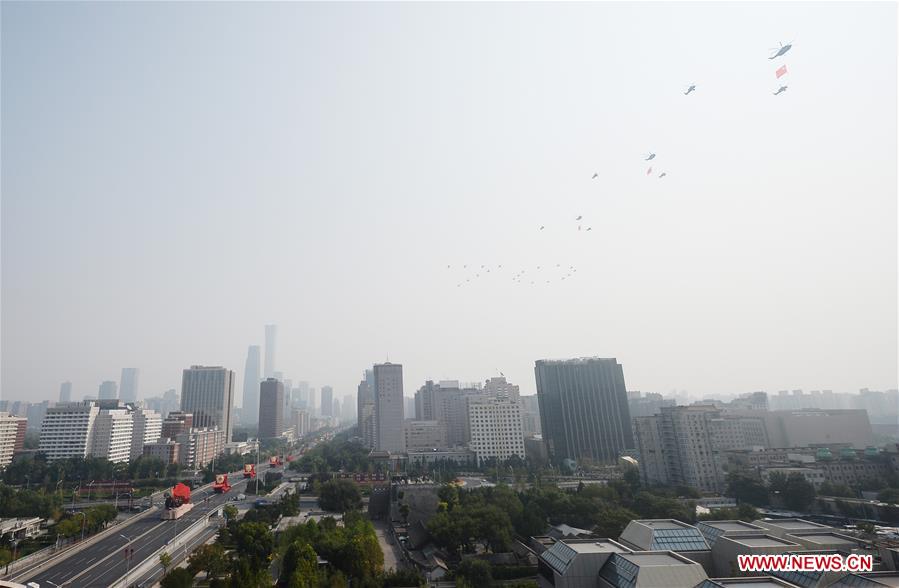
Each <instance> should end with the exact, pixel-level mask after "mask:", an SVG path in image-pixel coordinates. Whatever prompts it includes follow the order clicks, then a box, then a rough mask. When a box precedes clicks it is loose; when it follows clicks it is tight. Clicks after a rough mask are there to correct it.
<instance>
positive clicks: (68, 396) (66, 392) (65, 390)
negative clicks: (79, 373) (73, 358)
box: [59, 382, 72, 402]
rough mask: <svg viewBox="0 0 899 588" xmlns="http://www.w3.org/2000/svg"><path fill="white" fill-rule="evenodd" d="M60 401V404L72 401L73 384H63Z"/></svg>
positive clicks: (60, 388) (60, 387) (60, 389)
mask: <svg viewBox="0 0 899 588" xmlns="http://www.w3.org/2000/svg"><path fill="white" fill-rule="evenodd" d="M59 401H60V402H71V401H72V382H63V383H62V384H60V385H59Z"/></svg>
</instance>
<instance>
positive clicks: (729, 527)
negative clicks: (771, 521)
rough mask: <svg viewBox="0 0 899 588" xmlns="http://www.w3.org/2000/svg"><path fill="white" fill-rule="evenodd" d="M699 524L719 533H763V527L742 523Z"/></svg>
mask: <svg viewBox="0 0 899 588" xmlns="http://www.w3.org/2000/svg"><path fill="white" fill-rule="evenodd" d="M699 524H702V525H708V526H709V527H712V528H714V529H719V530H721V531H725V532H727V531H764V527H759V526H758V525H753V524H752V523H744V522H743V521H700V523H699Z"/></svg>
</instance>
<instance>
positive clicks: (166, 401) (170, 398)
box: [144, 388, 181, 418]
mask: <svg viewBox="0 0 899 588" xmlns="http://www.w3.org/2000/svg"><path fill="white" fill-rule="evenodd" d="M144 406H146V407H147V408H149V409H151V410H155V411H156V412H158V413H159V414H160V415H161V416H162V417H163V418H165V416H166V415H168V414H169V413H170V412H175V411H177V410H178V409H180V408H181V398H180V397H179V396H178V393H177V392H176V391H175V389H174V388H172V389H169V390H166V391H165V392H164V393H163V394H162V396H151V397H150V398H145V399H144Z"/></svg>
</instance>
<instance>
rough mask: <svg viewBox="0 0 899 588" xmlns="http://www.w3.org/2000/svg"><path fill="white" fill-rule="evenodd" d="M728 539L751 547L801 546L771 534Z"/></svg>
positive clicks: (738, 536)
mask: <svg viewBox="0 0 899 588" xmlns="http://www.w3.org/2000/svg"><path fill="white" fill-rule="evenodd" d="M728 539H730V540H731V541H734V542H736V543H740V544H742V545H748V546H749V547H785V548H790V547H799V546H798V545H796V544H795V543H790V542H789V541H783V540H781V539H778V538H777V537H772V536H771V535H750V536H748V537H746V536H741V535H737V536H730V537H728Z"/></svg>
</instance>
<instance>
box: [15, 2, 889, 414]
mask: <svg viewBox="0 0 899 588" xmlns="http://www.w3.org/2000/svg"><path fill="white" fill-rule="evenodd" d="M790 42H792V44H793V47H792V49H791V50H790V52H789V53H788V54H787V55H786V56H784V58H782V59H777V60H771V59H768V57H769V56H770V55H771V50H770V48H772V47H775V48H777V47H779V44H780V43H783V44H787V43H790ZM896 42H897V39H896V5H895V4H894V3H791V4H779V3H769V2H759V3H691V4H681V3H651V2H646V3H629V4H620V3H580V2H579V3H564V4H563V3H559V4H545V3H525V4H513V3H495V4H476V3H459V4H443V3H439V4H438V3H364V4H358V3H212V2H210V3H183V4H182V3H53V2H47V3H43V2H42V3H19V2H4V3H3V5H2V71H3V77H4V79H3V84H2V120H3V126H2V154H3V160H2V303H3V304H2V327H3V328H2V398H3V399H8V400H31V401H37V400H41V399H51V400H55V399H56V396H57V391H58V389H59V384H60V382H62V381H66V380H68V381H71V382H72V383H73V389H74V394H73V399H81V398H82V397H83V396H84V395H87V394H91V395H94V394H96V393H97V386H98V385H99V384H100V382H101V381H103V380H116V379H118V377H119V372H120V370H121V368H122V367H125V366H136V367H139V368H140V377H141V381H140V391H141V396H142V397H143V396H153V395H158V394H160V393H162V391H164V390H166V389H169V388H176V389H177V388H179V387H180V384H181V374H182V370H183V369H185V368H187V367H189V366H191V365H194V364H202V365H222V366H225V367H227V368H229V369H231V370H235V371H236V372H238V374H239V376H238V377H239V378H240V377H242V373H243V369H244V361H245V358H246V353H247V346H248V345H251V344H256V345H263V344H264V334H263V325H265V324H277V325H278V348H277V356H276V367H277V369H278V371H280V372H282V373H283V374H284V375H285V377H289V378H293V380H294V381H297V380H305V381H309V382H312V383H313V385H316V386H320V385H323V384H330V385H332V386H333V387H334V390H335V398H336V397H341V398H342V397H343V395H344V394H355V391H356V385H357V384H358V382H359V380H360V377H361V374H362V371H363V370H364V369H366V368H367V367H370V366H371V365H372V364H373V363H377V362H383V361H385V360H387V359H388V358H389V360H390V361H393V362H398V363H402V364H403V369H404V371H405V374H404V375H403V378H404V380H405V382H406V384H405V394H406V396H410V395H412V394H413V393H414V390H415V389H416V388H417V387H418V386H420V385H421V384H422V383H423V382H424V381H425V380H426V379H435V380H439V379H454V380H461V381H463V382H473V381H483V380H484V379H485V378H487V377H490V376H494V375H498V374H499V373H500V372H502V373H504V374H505V376H506V377H507V378H508V379H509V381H510V382H514V383H516V384H518V385H520V386H521V391H522V393H523V394H533V393H534V391H535V383H534V361H535V360H537V359H541V358H566V357H579V356H600V357H615V358H617V360H618V361H619V362H620V363H621V364H622V365H623V366H624V373H625V377H626V382H627V387H628V389H631V390H644V391H651V392H662V393H668V392H669V391H671V390H673V389H677V390H688V391H689V392H690V393H691V394H692V395H693V396H695V397H697V398H698V397H702V396H705V395H713V396H714V395H717V396H726V395H732V394H736V393H741V392H749V391H753V390H766V391H768V392H769V393H774V392H776V391H777V390H780V389H794V388H803V389H806V390H809V389H819V388H826V389H832V390H834V391H838V392H855V391H857V390H858V389H859V388H863V387H868V388H871V389H876V390H882V389H888V388H896V387H897V356H899V349H897V238H896V221H897V133H896V127H897V125H896V123H897V119H896V104H897V78H896V70H897V57H896ZM787 57H788V58H789V59H786V58H787ZM782 65H787V67H788V73H786V77H782V78H778V77H776V74H775V71H776V70H777V69H778V68H779V67H781V66H782ZM691 85H695V91H692V92H690V93H689V94H687V93H685V92H686V91H687V89H688V87H689V86H691ZM784 85H786V86H788V90H787V91H785V92H783V93H781V94H778V95H774V93H775V92H776V91H777V90H778V88H779V87H780V86H784ZM651 154H655V156H654V157H651V158H650V155H651ZM595 174H596V175H597V177H594V175H595ZM662 174H664V175H662ZM578 217H581V220H576V219H577V218H578ZM541 227H543V228H542V229H541ZM588 229H589V230H588ZM482 266H483V267H482ZM500 266H501V267H500ZM538 267H539V269H538ZM486 270H490V271H489V272H488V271H486ZM563 277H564V278H566V279H564V280H563V279H562V278H563ZM236 399H237V402H238V404H240V402H241V395H240V394H239V393H238V394H236Z"/></svg>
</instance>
